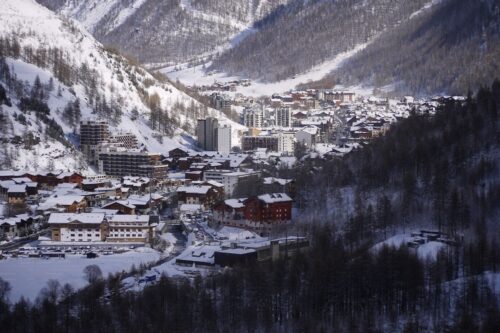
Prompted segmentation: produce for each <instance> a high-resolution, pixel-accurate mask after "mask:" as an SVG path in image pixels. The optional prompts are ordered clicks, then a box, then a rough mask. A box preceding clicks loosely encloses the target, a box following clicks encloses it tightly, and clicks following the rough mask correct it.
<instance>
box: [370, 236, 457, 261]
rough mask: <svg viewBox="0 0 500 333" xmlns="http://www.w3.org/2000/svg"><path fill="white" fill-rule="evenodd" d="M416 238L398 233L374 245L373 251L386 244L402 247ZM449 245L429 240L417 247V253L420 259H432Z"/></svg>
mask: <svg viewBox="0 0 500 333" xmlns="http://www.w3.org/2000/svg"><path fill="white" fill-rule="evenodd" d="M413 239H414V237H412V236H411V235H410V234H397V235H395V236H392V237H390V238H388V239H386V240H385V241H383V242H380V243H378V244H376V245H375V246H373V247H372V251H378V250H380V249H381V248H382V247H383V246H384V245H385V246H391V247H396V248H397V247H400V246H402V245H404V244H407V243H408V242H411V241H412V240H413ZM447 246H448V245H446V244H445V243H442V242H437V241H429V242H426V243H424V244H422V245H419V246H418V247H417V248H416V251H417V252H416V253H417V255H418V257H419V258H420V259H423V260H426V259H431V260H436V258H437V255H438V253H439V251H440V250H441V249H444V248H446V247H447Z"/></svg>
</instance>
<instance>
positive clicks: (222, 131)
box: [196, 117, 231, 154]
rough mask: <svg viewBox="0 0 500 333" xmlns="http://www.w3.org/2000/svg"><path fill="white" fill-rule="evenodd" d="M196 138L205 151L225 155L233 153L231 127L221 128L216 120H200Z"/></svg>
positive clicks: (210, 118)
mask: <svg viewBox="0 0 500 333" xmlns="http://www.w3.org/2000/svg"><path fill="white" fill-rule="evenodd" d="M196 136H197V137H198V142H199V144H200V147H201V148H202V149H203V150H207V151H218V152H221V153H225V154H229V153H230V151H231V127H230V126H220V125H219V122H218V121H217V119H216V118H212V117H209V118H206V119H198V127H197V128H196Z"/></svg>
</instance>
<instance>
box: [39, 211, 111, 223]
mask: <svg viewBox="0 0 500 333" xmlns="http://www.w3.org/2000/svg"><path fill="white" fill-rule="evenodd" d="M104 216H105V215H104V214H103V213H82V214H74V213H52V214H50V217H49V222H48V223H49V224H62V223H71V222H79V223H84V224H100V223H102V222H103V221H104Z"/></svg>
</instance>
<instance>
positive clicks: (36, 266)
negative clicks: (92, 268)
mask: <svg viewBox="0 0 500 333" xmlns="http://www.w3.org/2000/svg"><path fill="white" fill-rule="evenodd" d="M159 258H160V254H159V253H158V252H156V251H154V250H152V249H149V248H138V249H135V250H132V251H129V252H126V253H122V254H113V255H107V256H106V255H101V256H99V257H98V258H95V259H87V258H86V257H84V256H82V255H68V256H67V257H66V259H59V258H51V259H40V258H7V259H5V260H0V277H1V278H2V279H4V280H6V281H8V282H9V283H10V285H11V287H12V291H11V293H10V300H11V301H13V302H16V301H17V300H19V299H20V298H21V297H25V298H27V299H30V300H35V298H36V297H37V296H38V294H39V292H40V290H41V289H42V288H43V287H45V286H46V285H47V282H48V281H49V280H51V279H55V280H58V281H59V282H60V283H61V285H63V284H65V283H69V284H71V285H72V286H73V287H74V288H82V287H84V286H85V285H86V284H87V281H86V280H85V279H84V274H83V269H84V268H85V267H87V266H88V265H98V266H99V268H100V269H101V271H102V273H103V276H104V277H106V276H107V275H108V274H109V273H116V272H121V271H124V270H125V271H128V270H130V268H131V267H132V265H135V266H136V267H137V266H139V265H140V264H141V263H144V264H146V263H150V262H154V261H157V260H158V259H159Z"/></svg>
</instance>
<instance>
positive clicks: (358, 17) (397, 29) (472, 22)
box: [210, 0, 500, 95]
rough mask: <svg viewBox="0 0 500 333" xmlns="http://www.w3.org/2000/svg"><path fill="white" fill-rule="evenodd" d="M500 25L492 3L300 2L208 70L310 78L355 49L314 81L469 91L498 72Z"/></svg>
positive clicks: (422, 91)
mask: <svg viewBox="0 0 500 333" xmlns="http://www.w3.org/2000/svg"><path fill="white" fill-rule="evenodd" d="M499 27H500V7H499V5H498V2H495V1H491V0H487V1H475V0H465V1H463V0H443V1H429V0H425V1H400V0H399V1H398V0H369V1H358V0H342V1H307V2H305V1H299V0H297V1H292V2H290V3H289V4H288V5H287V6H286V7H285V9H284V10H282V11H280V14H279V15H277V16H276V17H274V18H273V19H271V20H265V21H264V22H263V23H262V25H261V26H260V29H259V30H258V31H257V32H256V33H255V34H253V35H251V36H249V37H248V38H246V39H244V40H243V41H242V42H241V43H240V44H238V45H237V46H235V47H234V48H232V49H229V50H227V51H226V52H225V53H223V54H222V55H221V56H220V57H218V58H217V59H215V60H214V61H213V64H212V66H211V68H210V69H211V70H212V69H215V70H219V71H221V72H224V73H228V74H230V75H240V76H243V77H249V78H252V79H256V80H261V81H266V82H274V81H281V80H284V79H287V78H291V77H294V78H295V76H297V77H300V76H303V77H306V78H307V73H308V72H309V71H310V70H311V69H313V68H314V67H318V66H321V64H326V63H328V62H329V61H331V60H332V59H334V58H335V56H337V55H339V54H341V53H342V52H346V51H351V54H350V57H349V58H348V59H345V61H344V62H343V63H342V66H339V68H331V69H332V70H334V72H333V73H332V74H331V75H328V76H327V77H326V78H325V79H324V80H320V81H319V82H317V83H312V84H311V85H314V86H316V87H331V86H334V85H338V84H341V85H343V86H349V87H352V86H359V85H364V86H366V87H367V88H376V89H379V88H385V89H384V90H396V92H397V93H400V94H418V95H428V94H443V93H445V94H446V93H448V94H464V95H465V94H466V93H467V91H468V90H474V89H478V88H479V87H480V86H481V85H490V84H491V83H492V81H493V78H494V77H495V76H498V75H500V72H499V71H500V69H499V67H498V64H497V61H496V59H498V58H499V56H500V50H499V45H500V42H499V41H500V30H499V29H500V28H499ZM360 46H363V47H360ZM356 49H357V50H358V52H352V51H354V50H356ZM312 79H313V80H314V81H317V78H315V77H312ZM302 83H307V80H304V81H303V82H302ZM311 85H310V86H311Z"/></svg>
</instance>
